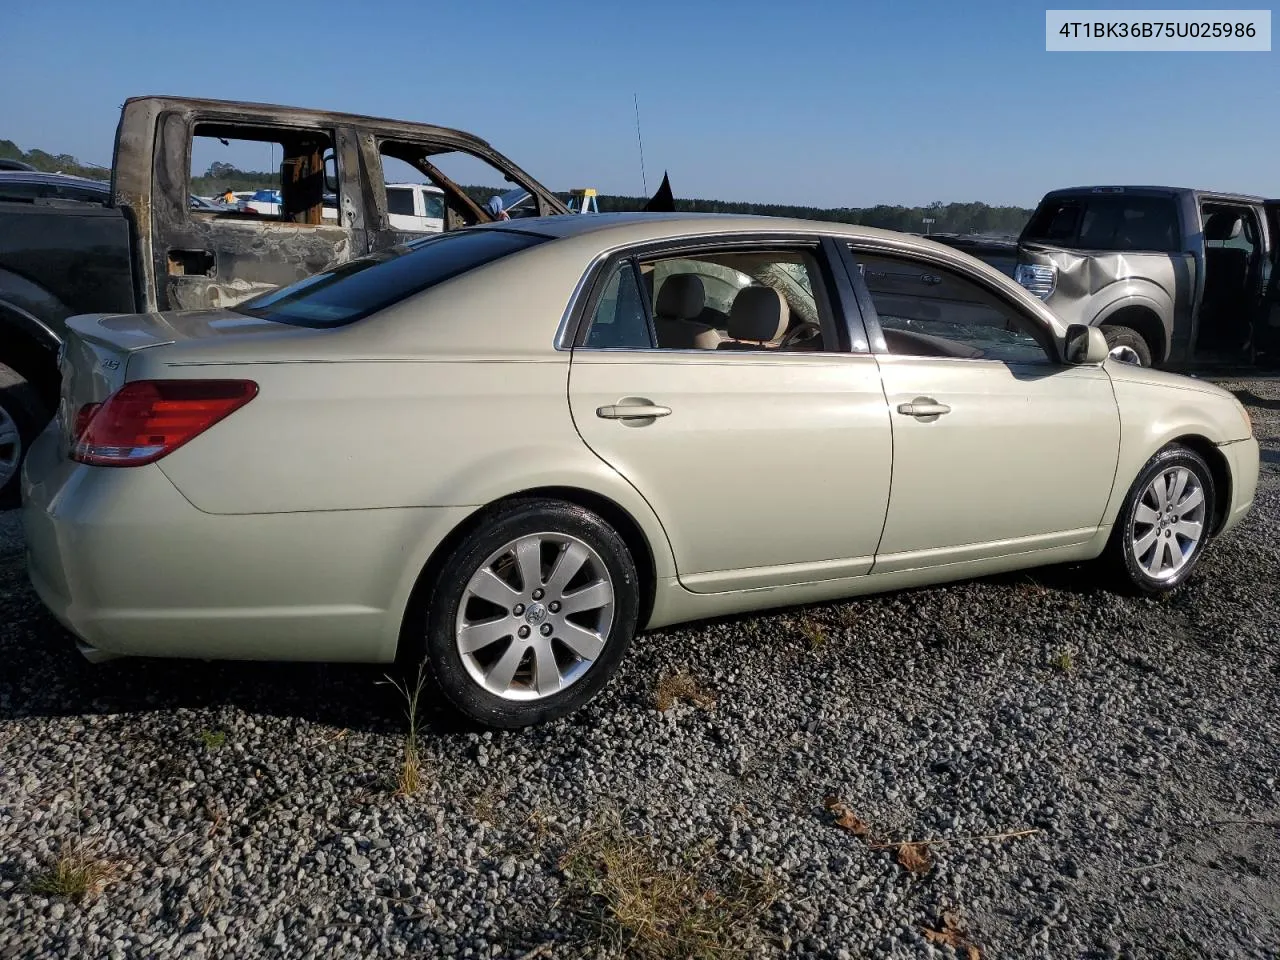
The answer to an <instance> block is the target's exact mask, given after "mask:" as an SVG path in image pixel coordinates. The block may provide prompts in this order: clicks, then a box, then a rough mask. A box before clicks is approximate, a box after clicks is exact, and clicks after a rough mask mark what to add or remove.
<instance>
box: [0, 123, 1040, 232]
mask: <svg viewBox="0 0 1280 960" xmlns="http://www.w3.org/2000/svg"><path fill="white" fill-rule="evenodd" d="M0 157H10V158H13V159H17V160H22V161H25V162H26V163H29V164H31V165H32V166H33V167H35V168H36V169H37V170H46V171H50V172H61V173H69V174H72V175H74V176H80V177H91V178H93V179H95V180H106V179H109V178H110V176H111V171H110V169H109V168H107V167H99V166H96V165H94V164H86V163H82V162H81V161H79V160H77V159H76V158H75V157H72V156H69V155H67V154H51V153H46V152H45V151H43V150H35V149H33V150H27V151H23V150H22V149H21V148H19V147H18V145H17V144H16V143H14V142H13V141H12V140H0ZM279 185H280V176H279V174H278V173H275V172H269V171H254V170H240V169H238V168H237V167H235V166H234V165H233V164H230V163H224V162H222V161H217V162H214V163H211V164H209V167H208V169H207V170H206V171H205V172H204V174H203V175H200V176H192V178H191V192H192V193H195V194H197V195H199V196H212V195H214V194H216V193H220V192H222V191H223V190H225V189H226V188H227V187H230V188H231V189H232V190H242V191H243V190H259V189H273V188H276V187H279ZM462 189H463V190H464V191H465V192H466V193H467V195H468V196H470V197H471V199H473V200H475V201H476V202H477V203H479V204H480V205H482V206H483V205H484V204H485V203H486V202H488V200H489V198H490V197H492V196H494V195H495V194H501V193H504V192H505V191H506V190H508V189H510V185H508V186H507V187H484V186H475V185H470V186H464V187H463V188H462ZM557 196H558V197H560V199H561V200H568V198H569V194H568V193H567V192H563V193H557ZM648 199H649V198H648V197H630V196H622V195H616V194H602V195H600V196H599V197H597V203H598V204H599V207H600V212H601V213H610V212H629V211H635V210H640V209H642V208H643V207H644V205H645V203H646V202H647V201H648ZM675 205H676V210H678V211H681V212H688V213H745V214H755V215H758V216H767V217H798V218H800V219H805V220H828V221H835V222H839V223H855V224H860V225H863V226H868V227H881V228H883V229H886V230H900V231H904V232H907V233H955V234H962V235H963V234H984V235H994V236H1016V235H1017V234H1018V233H1019V232H1020V231H1021V230H1022V227H1023V225H1024V224H1025V223H1026V222H1027V220H1028V219H1029V218H1030V216H1031V210H1029V209H1027V208H1025V207H1012V206H1004V207H993V206H990V205H988V204H985V203H980V202H976V201H975V202H970V203H942V202H941V201H935V202H934V203H931V204H929V205H928V206H924V207H904V206H900V205H890V204H878V205H876V206H874V207H807V206H802V205H800V204H787V203H751V202H745V201H730V200H699V199H684V198H681V197H679V196H677V197H676V204H675ZM926 219H927V220H930V221H932V222H931V223H925V220H926Z"/></svg>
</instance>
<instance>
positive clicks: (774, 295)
mask: <svg viewBox="0 0 1280 960" xmlns="http://www.w3.org/2000/svg"><path fill="white" fill-rule="evenodd" d="M790 319H791V308H790V307H788V306H787V301H785V300H783V299H782V294H780V293H778V291H777V290H775V289H773V287H743V288H742V289H741V290H739V291H738V295H737V296H736V297H734V298H733V306H732V307H730V308H729V336H730V337H732V338H733V339H734V340H757V341H760V342H762V343H763V342H766V341H769V340H774V339H776V338H778V337H780V336H782V333H783V331H784V330H786V329H787V322H788V321H789V320H790Z"/></svg>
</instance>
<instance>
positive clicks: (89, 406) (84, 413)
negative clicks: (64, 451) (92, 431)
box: [71, 403, 102, 440]
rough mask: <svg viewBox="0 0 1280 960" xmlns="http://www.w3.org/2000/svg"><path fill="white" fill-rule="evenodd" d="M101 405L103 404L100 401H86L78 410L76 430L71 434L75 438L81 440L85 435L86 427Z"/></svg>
mask: <svg viewBox="0 0 1280 960" xmlns="http://www.w3.org/2000/svg"><path fill="white" fill-rule="evenodd" d="M100 406H102V404H100V403H86V404H85V405H84V406H83V407H81V408H80V409H79V410H78V411H76V423H75V430H74V432H73V433H72V435H71V436H72V438H73V439H75V440H79V439H80V438H81V437H82V436H84V428H85V427H87V426H89V421H90V420H92V419H93V415H94V413H96V412H97V410H98V408H99V407H100Z"/></svg>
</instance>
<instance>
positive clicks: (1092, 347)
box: [1062, 323, 1111, 363]
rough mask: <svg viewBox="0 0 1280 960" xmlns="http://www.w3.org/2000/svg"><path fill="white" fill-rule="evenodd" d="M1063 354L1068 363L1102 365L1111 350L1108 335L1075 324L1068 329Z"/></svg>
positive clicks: (1084, 325)
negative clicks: (1108, 344)
mask: <svg viewBox="0 0 1280 960" xmlns="http://www.w3.org/2000/svg"><path fill="white" fill-rule="evenodd" d="M1062 352H1063V355H1064V356H1065V357H1066V358H1067V363H1101V362H1102V361H1103V360H1105V359H1107V355H1108V354H1109V353H1110V352H1111V350H1110V348H1109V347H1108V346H1107V337H1106V334H1104V333H1103V332H1102V331H1101V330H1099V329H1098V328H1097V327H1090V326H1088V325H1086V324H1083V323H1073V324H1071V326H1069V327H1067V335H1066V337H1065V338H1064V339H1063V350H1062Z"/></svg>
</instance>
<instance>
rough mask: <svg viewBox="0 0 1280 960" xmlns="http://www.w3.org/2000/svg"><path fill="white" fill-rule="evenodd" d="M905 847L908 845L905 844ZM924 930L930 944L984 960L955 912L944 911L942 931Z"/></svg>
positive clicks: (974, 959) (967, 957)
mask: <svg viewBox="0 0 1280 960" xmlns="http://www.w3.org/2000/svg"><path fill="white" fill-rule="evenodd" d="M904 846H907V845H906V844H904ZM904 866H905V864H904ZM923 930H924V937H925V939H926V940H928V941H929V942H930V943H936V944H938V945H939V946H943V947H951V948H953V949H954V950H955V951H956V952H957V953H958V952H959V951H961V950H963V951H964V955H965V960H982V951H981V950H979V949H978V948H977V947H975V946H974V945H973V944H972V943H970V942H969V941H968V940H967V939H965V936H964V921H962V920H961V919H960V914H958V913H956V912H955V911H954V910H945V911H943V914H942V929H941V930H930V929H929V928H928V927H924V928H923Z"/></svg>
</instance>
